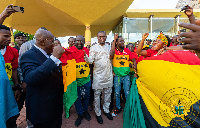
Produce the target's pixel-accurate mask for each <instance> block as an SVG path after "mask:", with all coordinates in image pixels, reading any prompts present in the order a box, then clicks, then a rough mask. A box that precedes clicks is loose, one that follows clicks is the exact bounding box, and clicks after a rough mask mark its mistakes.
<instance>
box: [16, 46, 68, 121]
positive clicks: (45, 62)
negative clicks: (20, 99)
mask: <svg viewBox="0 0 200 128" xmlns="http://www.w3.org/2000/svg"><path fill="white" fill-rule="evenodd" d="M20 67H21V69H22V72H23V77H24V80H25V82H26V83H27V97H26V114H27V115H26V116H27V119H28V120H29V121H31V123H32V124H33V125H35V124H41V123H45V122H47V121H51V120H53V119H55V118H56V117H58V116H59V115H60V114H62V112H63V92H64V89H63V81H62V74H61V73H60V72H59V70H58V69H59V67H58V66H57V65H56V64H55V62H54V61H53V60H52V59H51V58H49V59H47V58H46V56H45V55H44V54H43V53H42V52H41V51H40V50H38V49H37V48H36V47H35V46H33V47H32V48H31V50H29V51H27V52H26V53H24V54H23V55H22V57H21V59H20Z"/></svg>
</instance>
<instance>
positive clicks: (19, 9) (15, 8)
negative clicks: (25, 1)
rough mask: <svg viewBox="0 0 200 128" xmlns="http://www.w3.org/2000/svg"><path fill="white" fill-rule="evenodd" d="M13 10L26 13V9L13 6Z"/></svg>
mask: <svg viewBox="0 0 200 128" xmlns="http://www.w3.org/2000/svg"><path fill="white" fill-rule="evenodd" d="M11 8H13V9H14V10H15V11H16V12H21V13H24V7H19V6H12V7H11Z"/></svg>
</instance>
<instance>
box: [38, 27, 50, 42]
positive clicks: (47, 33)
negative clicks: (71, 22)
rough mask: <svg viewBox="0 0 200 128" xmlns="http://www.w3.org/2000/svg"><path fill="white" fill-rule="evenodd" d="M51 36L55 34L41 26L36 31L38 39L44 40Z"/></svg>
mask: <svg viewBox="0 0 200 128" xmlns="http://www.w3.org/2000/svg"><path fill="white" fill-rule="evenodd" d="M49 37H53V34H52V33H51V32H50V31H47V30H44V29H41V28H39V29H38V30H37V31H36V33H35V39H36V40H43V39H46V38H49Z"/></svg>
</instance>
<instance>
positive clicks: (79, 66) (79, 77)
mask: <svg viewBox="0 0 200 128" xmlns="http://www.w3.org/2000/svg"><path fill="white" fill-rule="evenodd" d="M83 50H84V48H83ZM83 50H78V49H77V48H76V47H75V46H73V47H70V48H69V49H65V53H63V55H62V56H61V58H60V61H61V62H62V71H63V83H64V97H63V103H64V109H65V113H66V117H67V118H68V117H69V109H70V107H71V106H72V104H73V103H74V102H75V101H76V99H77V97H78V94H77V86H82V85H84V84H86V83H88V82H89V81H90V75H89V72H90V69H89V65H88V64H87V63H86V62H85V60H84V51H83ZM85 51H86V52H87V54H89V51H88V50H87V49H85Z"/></svg>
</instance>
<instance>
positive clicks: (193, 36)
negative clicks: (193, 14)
mask: <svg viewBox="0 0 200 128" xmlns="http://www.w3.org/2000/svg"><path fill="white" fill-rule="evenodd" d="M179 26H180V27H184V28H187V29H190V30H192V31H190V32H184V33H181V34H180V36H181V37H185V38H183V39H182V40H181V41H182V42H184V43H188V44H187V45H183V46H182V47H183V48H184V49H188V50H198V51H200V26H198V25H195V24H189V23H180V24H179Z"/></svg>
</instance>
